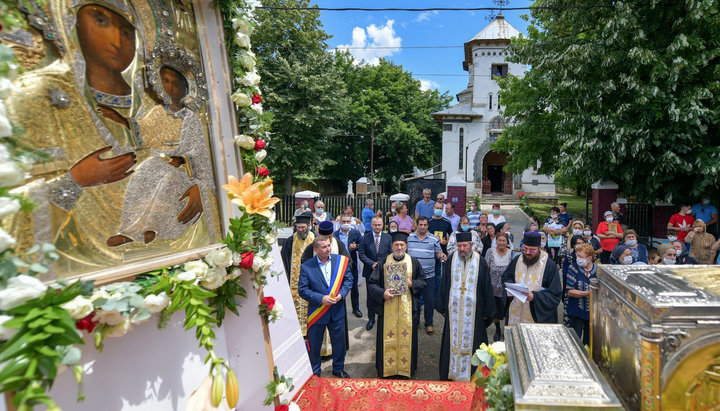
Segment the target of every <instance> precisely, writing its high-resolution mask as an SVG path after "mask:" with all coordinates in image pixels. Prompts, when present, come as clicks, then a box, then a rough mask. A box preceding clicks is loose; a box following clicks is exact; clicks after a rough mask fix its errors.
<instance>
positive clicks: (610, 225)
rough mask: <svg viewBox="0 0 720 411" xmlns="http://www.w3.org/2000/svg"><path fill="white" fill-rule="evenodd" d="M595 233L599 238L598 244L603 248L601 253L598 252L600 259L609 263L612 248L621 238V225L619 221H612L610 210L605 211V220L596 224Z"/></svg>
mask: <svg viewBox="0 0 720 411" xmlns="http://www.w3.org/2000/svg"><path fill="white" fill-rule="evenodd" d="M596 234H597V236H598V237H599V238H600V246H601V247H602V249H603V252H602V254H600V261H601V262H602V263H603V264H609V263H610V255H611V253H612V250H613V249H614V248H615V246H617V245H618V243H619V242H620V239H621V238H623V230H622V227H621V226H620V223H618V222H617V221H614V217H613V213H612V211H606V212H605V221H603V222H602V223H600V224H598V228H597V233H596Z"/></svg>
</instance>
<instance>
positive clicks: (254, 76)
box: [240, 70, 260, 87]
mask: <svg viewBox="0 0 720 411" xmlns="http://www.w3.org/2000/svg"><path fill="white" fill-rule="evenodd" d="M240 82H241V83H242V84H243V85H245V86H248V87H252V86H257V85H258V83H260V76H259V75H258V73H257V72H256V71H255V70H253V71H251V72H249V73H247V74H245V77H243V78H242V79H240Z"/></svg>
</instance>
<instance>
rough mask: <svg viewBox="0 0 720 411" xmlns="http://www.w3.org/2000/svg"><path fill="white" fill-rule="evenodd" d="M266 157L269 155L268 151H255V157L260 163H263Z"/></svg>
mask: <svg viewBox="0 0 720 411" xmlns="http://www.w3.org/2000/svg"><path fill="white" fill-rule="evenodd" d="M265 157H267V151H265V150H260V151H258V152H257V153H255V158H256V159H257V161H258V162H260V163H262V161H263V160H265Z"/></svg>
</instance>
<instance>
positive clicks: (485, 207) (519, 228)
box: [480, 204, 528, 247]
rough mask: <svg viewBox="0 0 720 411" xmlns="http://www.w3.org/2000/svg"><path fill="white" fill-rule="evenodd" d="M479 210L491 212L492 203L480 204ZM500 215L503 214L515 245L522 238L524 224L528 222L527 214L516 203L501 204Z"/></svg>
mask: <svg viewBox="0 0 720 411" xmlns="http://www.w3.org/2000/svg"><path fill="white" fill-rule="evenodd" d="M480 211H482V212H484V213H486V214H490V213H492V204H482V205H481V206H480ZM500 215H502V216H504V217H505V220H507V222H508V223H509V224H510V231H511V232H512V234H513V238H514V239H515V242H514V243H513V244H514V245H515V246H516V247H517V245H518V244H519V243H520V240H522V237H523V232H524V230H525V225H527V223H528V218H527V216H526V215H525V213H523V212H522V210H520V207H518V206H516V205H501V206H500Z"/></svg>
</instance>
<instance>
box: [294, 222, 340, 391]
mask: <svg viewBox="0 0 720 411" xmlns="http://www.w3.org/2000/svg"><path fill="white" fill-rule="evenodd" d="M313 250H314V251H315V257H314V258H311V259H310V260H308V261H306V262H304V263H303V264H302V265H301V267H300V278H299V280H298V293H299V294H300V297H302V298H303V299H305V300H306V301H307V302H308V316H307V337H308V343H309V345H310V353H309V355H310V364H311V365H312V369H313V374H315V375H317V376H320V373H321V364H320V361H321V360H320V348H321V346H322V342H323V335H324V334H325V330H326V329H327V330H328V332H329V334H330V342H331V344H332V357H333V363H332V367H333V371H332V373H333V375H335V376H337V377H341V378H350V376H349V375H348V374H347V373H346V372H345V369H344V367H345V316H346V312H345V301H344V299H345V297H347V294H348V293H349V292H350V288H352V270H351V264H350V258H348V257H346V256H344V255H338V254H331V245H330V238H328V237H326V236H322V237H318V238H316V239H315V240H314V241H313Z"/></svg>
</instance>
